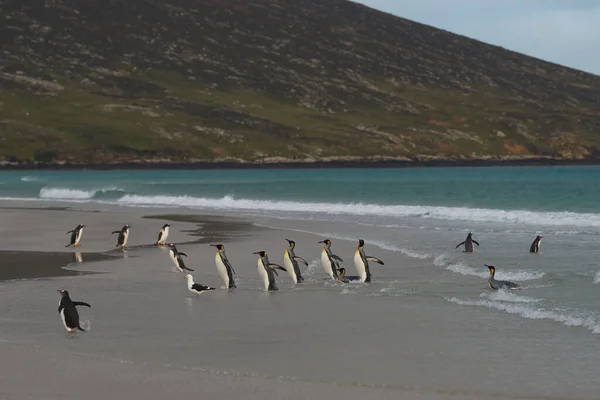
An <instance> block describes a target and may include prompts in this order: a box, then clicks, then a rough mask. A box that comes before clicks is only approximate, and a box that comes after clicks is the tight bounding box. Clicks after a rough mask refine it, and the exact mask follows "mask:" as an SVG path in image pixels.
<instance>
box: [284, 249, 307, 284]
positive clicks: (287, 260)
mask: <svg viewBox="0 0 600 400" xmlns="http://www.w3.org/2000/svg"><path fill="white" fill-rule="evenodd" d="M285 240H287V242H288V244H289V246H288V247H287V248H286V249H285V252H284V253H283V264H284V265H285V267H286V268H287V270H288V272H289V274H290V276H291V277H292V280H293V281H294V283H302V282H304V278H303V277H302V274H301V273H300V266H299V265H298V261H300V262H301V263H303V264H304V265H306V266H307V267H308V263H307V262H306V260H305V259H304V258H302V257H298V256H297V255H296V254H295V253H294V248H295V247H296V242H294V241H293V240H290V239H285Z"/></svg>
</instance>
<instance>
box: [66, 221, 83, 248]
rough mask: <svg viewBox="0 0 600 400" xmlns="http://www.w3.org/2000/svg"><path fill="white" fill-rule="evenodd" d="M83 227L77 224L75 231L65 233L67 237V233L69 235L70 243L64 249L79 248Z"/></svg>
mask: <svg viewBox="0 0 600 400" xmlns="http://www.w3.org/2000/svg"><path fill="white" fill-rule="evenodd" d="M84 226H85V225H84V224H79V225H77V227H76V228H75V229H73V230H72V231H69V232H67V235H68V234H69V233H70V234H71V243H69V244H68V245H66V246H65V247H69V246H73V247H79V246H81V245H80V244H79V242H80V241H81V236H83V227H84Z"/></svg>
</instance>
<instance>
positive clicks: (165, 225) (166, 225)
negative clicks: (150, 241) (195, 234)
mask: <svg viewBox="0 0 600 400" xmlns="http://www.w3.org/2000/svg"><path fill="white" fill-rule="evenodd" d="M168 226H171V225H170V224H164V225H163V229H165V228H166V227H168Z"/></svg>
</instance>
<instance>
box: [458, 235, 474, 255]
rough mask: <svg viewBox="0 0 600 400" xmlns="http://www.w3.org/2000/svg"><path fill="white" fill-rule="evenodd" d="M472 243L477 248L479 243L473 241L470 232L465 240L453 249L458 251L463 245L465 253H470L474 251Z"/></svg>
mask: <svg viewBox="0 0 600 400" xmlns="http://www.w3.org/2000/svg"><path fill="white" fill-rule="evenodd" d="M473 243H475V244H476V245H477V246H479V242H478V241H476V240H474V239H473V234H472V233H471V232H469V234H468V235H467V238H466V239H465V241H464V242H461V243H459V244H457V245H456V247H455V249H458V248H459V247H460V246H462V245H463V244H464V245H465V251H464V252H465V253H472V252H473V251H474V248H473Z"/></svg>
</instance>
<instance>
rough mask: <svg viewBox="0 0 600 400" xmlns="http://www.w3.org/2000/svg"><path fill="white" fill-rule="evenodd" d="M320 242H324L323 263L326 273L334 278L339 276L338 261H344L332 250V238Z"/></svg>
mask: <svg viewBox="0 0 600 400" xmlns="http://www.w3.org/2000/svg"><path fill="white" fill-rule="evenodd" d="M319 243H324V244H325V246H323V250H322V251H321V265H322V266H323V269H324V270H325V273H326V274H327V275H328V276H329V277H330V278H331V279H333V280H336V279H337V277H338V273H337V270H338V265H339V264H338V261H339V262H344V260H342V259H341V258H340V257H338V256H336V255H335V254H333V253H332V252H331V240H329V239H325V240H321V241H320V242H319Z"/></svg>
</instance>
